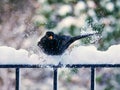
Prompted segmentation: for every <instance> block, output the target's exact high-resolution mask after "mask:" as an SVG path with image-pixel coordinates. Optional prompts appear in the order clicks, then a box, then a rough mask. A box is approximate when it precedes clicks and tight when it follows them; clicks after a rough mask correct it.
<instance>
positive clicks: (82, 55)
mask: <svg viewBox="0 0 120 90" xmlns="http://www.w3.org/2000/svg"><path fill="white" fill-rule="evenodd" d="M118 52H120V45H113V46H111V47H110V48H109V49H108V50H107V51H98V50H97V49H96V47H95V46H79V47H74V48H73V49H72V50H71V51H68V50H67V51H66V52H65V53H64V54H63V55H60V56H50V55H46V54H44V53H43V52H40V53H39V55H37V54H31V55H30V54H29V52H28V51H26V50H23V49H20V50H16V49H14V48H11V47H7V46H1V47H0V64H40V65H42V64H44V65H45V64H55V65H58V64H59V63H61V64H63V65H65V64H119V63H120V54H119V53H118Z"/></svg>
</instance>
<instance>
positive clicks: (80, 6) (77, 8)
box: [74, 1, 87, 15]
mask: <svg viewBox="0 0 120 90" xmlns="http://www.w3.org/2000/svg"><path fill="white" fill-rule="evenodd" d="M86 7H87V6H86V4H85V2H83V1H79V2H78V3H77V4H76V5H75V7H74V10H75V12H74V13H75V15H79V14H80V12H81V11H84V10H85V9H86Z"/></svg>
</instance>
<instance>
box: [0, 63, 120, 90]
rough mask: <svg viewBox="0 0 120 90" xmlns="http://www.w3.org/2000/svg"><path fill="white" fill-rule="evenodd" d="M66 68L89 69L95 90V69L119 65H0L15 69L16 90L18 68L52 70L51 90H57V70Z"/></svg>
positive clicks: (118, 65)
mask: <svg viewBox="0 0 120 90" xmlns="http://www.w3.org/2000/svg"><path fill="white" fill-rule="evenodd" d="M63 66H64V67H66V68H82V67H84V68H90V69H91V90H95V87H94V86H95V68H98V67H99V68H116V67H120V64H67V65H62V64H59V65H52V64H48V65H28V64H24V65H23V64H22V65H20V64H19V65H0V68H15V69H16V73H15V74H16V90H20V88H19V79H20V78H19V75H20V74H19V73H20V68H53V70H54V78H53V79H54V80H53V90H58V88H57V82H58V79H57V75H58V72H57V71H58V69H59V68H62V67H63Z"/></svg>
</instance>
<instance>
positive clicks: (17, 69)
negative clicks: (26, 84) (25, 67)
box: [15, 68, 20, 90]
mask: <svg viewBox="0 0 120 90" xmlns="http://www.w3.org/2000/svg"><path fill="white" fill-rule="evenodd" d="M19 73H20V72H19V68H16V73H15V74H16V90H19Z"/></svg>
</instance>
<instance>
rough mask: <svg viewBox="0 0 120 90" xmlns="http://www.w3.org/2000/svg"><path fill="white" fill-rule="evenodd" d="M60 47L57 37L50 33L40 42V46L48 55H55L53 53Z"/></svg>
mask: <svg viewBox="0 0 120 90" xmlns="http://www.w3.org/2000/svg"><path fill="white" fill-rule="evenodd" d="M57 45H58V41H57V39H56V35H55V34H54V33H53V32H51V31H48V32H46V34H45V36H43V37H42V38H41V40H40V41H39V42H38V46H39V47H40V48H41V49H42V50H43V52H45V53H46V54H53V53H54V52H53V51H56V50H55V49H56V47H57Z"/></svg>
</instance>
